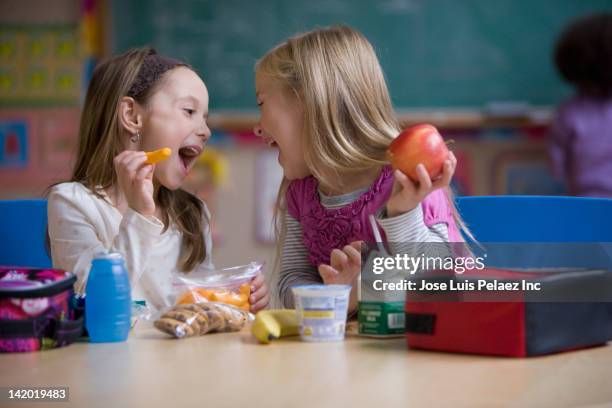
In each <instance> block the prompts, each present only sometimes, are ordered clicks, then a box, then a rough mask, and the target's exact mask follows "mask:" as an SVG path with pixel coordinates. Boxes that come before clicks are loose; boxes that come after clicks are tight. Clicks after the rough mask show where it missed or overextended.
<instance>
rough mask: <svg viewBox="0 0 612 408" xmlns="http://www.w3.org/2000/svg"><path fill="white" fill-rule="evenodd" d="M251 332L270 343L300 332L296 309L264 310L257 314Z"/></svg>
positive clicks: (263, 341)
mask: <svg viewBox="0 0 612 408" xmlns="http://www.w3.org/2000/svg"><path fill="white" fill-rule="evenodd" d="M251 333H253V336H255V338H256V339H257V340H259V342H260V343H264V344H268V343H270V341H271V340H273V339H278V338H280V337H285V336H296V335H298V334H299V326H298V320H297V314H296V313H295V309H273V310H262V311H261V312H258V313H257V314H256V315H255V321H254V322H253V325H252V326H251Z"/></svg>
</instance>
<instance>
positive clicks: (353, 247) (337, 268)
mask: <svg viewBox="0 0 612 408" xmlns="http://www.w3.org/2000/svg"><path fill="white" fill-rule="evenodd" d="M330 264H331V265H326V264H321V265H319V275H321V278H323V283H325V284H327V285H332V284H340V285H351V295H350V298H349V313H350V312H352V311H354V310H355V309H356V308H357V300H358V299H357V278H358V277H359V273H360V272H361V241H354V242H351V243H350V245H346V246H345V247H344V248H342V249H341V250H340V249H334V250H333V251H332V253H331V258H330Z"/></svg>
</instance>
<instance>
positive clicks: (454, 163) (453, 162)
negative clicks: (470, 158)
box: [448, 152, 457, 170]
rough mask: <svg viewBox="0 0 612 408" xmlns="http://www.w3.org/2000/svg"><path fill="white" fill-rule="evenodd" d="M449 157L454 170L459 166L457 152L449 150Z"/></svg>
mask: <svg viewBox="0 0 612 408" xmlns="http://www.w3.org/2000/svg"><path fill="white" fill-rule="evenodd" d="M448 153H449V154H448V159H449V160H450V162H451V164H452V167H453V170H454V169H455V168H456V167H457V156H455V153H453V152H448Z"/></svg>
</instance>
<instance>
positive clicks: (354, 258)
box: [343, 245, 361, 266]
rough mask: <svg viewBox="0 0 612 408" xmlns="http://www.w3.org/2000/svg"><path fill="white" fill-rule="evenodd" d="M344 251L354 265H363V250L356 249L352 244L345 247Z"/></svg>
mask: <svg viewBox="0 0 612 408" xmlns="http://www.w3.org/2000/svg"><path fill="white" fill-rule="evenodd" d="M343 250H344V253H345V254H346V255H347V256H348V259H349V262H351V263H352V264H354V265H358V266H360V265H361V252H360V251H358V250H357V249H355V247H353V246H352V245H346V246H345V247H344V249H343Z"/></svg>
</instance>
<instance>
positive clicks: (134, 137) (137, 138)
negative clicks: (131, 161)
mask: <svg viewBox="0 0 612 408" xmlns="http://www.w3.org/2000/svg"><path fill="white" fill-rule="evenodd" d="M130 142H132V143H138V142H140V131H138V130H137V131H136V134H135V135H132V137H130Z"/></svg>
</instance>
